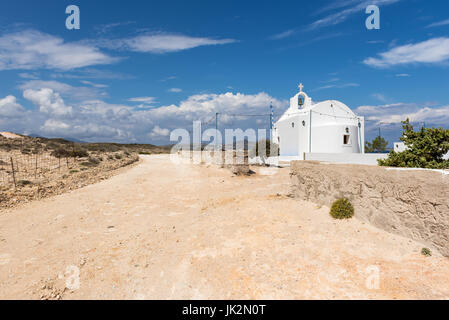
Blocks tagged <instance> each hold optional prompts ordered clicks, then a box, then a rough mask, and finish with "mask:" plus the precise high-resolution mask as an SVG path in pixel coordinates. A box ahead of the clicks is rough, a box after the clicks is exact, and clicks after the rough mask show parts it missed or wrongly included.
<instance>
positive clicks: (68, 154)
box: [51, 148, 89, 158]
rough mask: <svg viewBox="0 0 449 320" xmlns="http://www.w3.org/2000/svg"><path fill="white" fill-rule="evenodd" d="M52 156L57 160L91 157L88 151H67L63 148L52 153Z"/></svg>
mask: <svg viewBox="0 0 449 320" xmlns="http://www.w3.org/2000/svg"><path fill="white" fill-rule="evenodd" d="M51 155H52V156H53V157H56V158H85V157H88V156H89V153H87V151H86V150H81V149H77V150H67V149H63V148H58V149H55V150H53V151H52V152H51Z"/></svg>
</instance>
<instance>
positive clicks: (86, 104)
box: [0, 88, 287, 144]
mask: <svg viewBox="0 0 449 320" xmlns="http://www.w3.org/2000/svg"><path fill="white" fill-rule="evenodd" d="M23 96H24V97H25V98H26V99H27V100H29V101H31V102H32V103H33V104H34V105H35V106H36V108H35V109H34V110H30V111H25V112H22V113H21V114H20V113H17V115H18V117H17V118H14V119H12V120H10V121H5V119H6V118H5V117H0V124H1V125H2V128H4V130H12V131H15V132H19V133H34V134H40V135H43V136H49V137H63V138H76V139H79V140H82V141H89V142H94V141H110V142H112V141H114V142H144V143H162V144H168V143H170V141H169V140H168V136H169V133H170V131H171V130H173V129H176V128H184V129H188V130H190V129H191V127H192V121H193V120H202V121H203V124H204V130H206V129H207V128H208V127H211V126H213V123H214V122H213V121H212V120H213V119H214V118H215V113H216V112H219V113H220V117H219V126H220V127H221V128H222V129H223V128H224V127H230V128H231V127H232V128H254V129H257V128H268V119H269V105H270V102H273V106H274V107H275V110H276V109H277V110H279V109H280V108H281V107H284V106H285V107H286V106H287V101H282V102H281V101H279V100H277V99H275V98H273V97H271V96H269V95H268V94H266V93H263V92H262V93H258V94H254V95H245V94H241V93H236V94H233V93H229V92H228V93H223V94H199V95H193V96H191V97H189V98H188V99H186V100H184V101H182V102H181V103H180V104H178V105H166V106H163V107H158V108H154V107H153V108H150V109H149V108H148V107H149V106H147V108H146V109H139V108H136V107H135V106H132V105H120V104H110V103H107V102H105V101H102V100H99V99H96V100H88V101H83V102H80V103H74V104H71V105H70V106H68V105H67V104H66V103H65V101H64V99H63V98H62V97H61V95H60V94H59V93H58V92H56V91H54V90H53V89H51V88H43V89H38V90H35V89H25V90H24V93H23ZM151 98H152V97H140V98H131V99H132V100H139V101H135V102H143V100H145V101H147V102H148V101H151V100H152V99H151ZM5 99H6V100H5ZM5 99H1V100H0V105H7V106H8V108H10V107H11V106H12V105H14V104H15V103H16V101H15V98H14V97H9V96H8V97H7V98H5ZM14 107H15V108H17V110H18V111H21V110H22V109H21V107H20V106H18V105H14ZM2 110H6V109H3V107H0V114H1V111H2ZM282 111H283V110H282ZM279 112H281V110H279ZM233 114H235V115H242V114H243V115H245V114H259V115H260V116H259V117H245V116H239V117H237V116H233ZM211 119H212V120H211ZM211 121H212V122H211Z"/></svg>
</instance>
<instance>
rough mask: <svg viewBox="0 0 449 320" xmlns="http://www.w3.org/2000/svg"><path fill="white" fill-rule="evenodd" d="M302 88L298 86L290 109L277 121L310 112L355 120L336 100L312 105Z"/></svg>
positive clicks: (347, 108) (346, 108)
mask: <svg viewBox="0 0 449 320" xmlns="http://www.w3.org/2000/svg"><path fill="white" fill-rule="evenodd" d="M303 88H304V86H303V85H302V84H300V85H299V92H298V93H297V94H296V95H294V96H293V97H292V98H291V99H290V107H289V108H288V109H287V110H286V111H285V113H284V114H283V115H282V117H281V118H280V119H279V120H278V121H283V120H286V119H288V118H290V117H292V116H296V115H298V114H308V113H309V112H310V111H312V112H313V113H316V114H320V115H328V116H331V117H336V118H341V119H343V118H347V119H356V118H357V115H356V114H355V113H354V112H353V111H352V110H351V109H350V108H349V107H348V106H347V105H346V104H344V103H343V102H341V101H337V100H326V101H321V102H318V103H313V101H312V98H310V97H309V96H308V95H307V94H306V93H305V92H304V91H303Z"/></svg>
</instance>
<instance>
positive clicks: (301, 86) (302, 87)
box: [298, 83, 304, 92]
mask: <svg viewBox="0 0 449 320" xmlns="http://www.w3.org/2000/svg"><path fill="white" fill-rule="evenodd" d="M298 88H299V92H302V89H304V86H303V85H302V83H300V84H299V86H298Z"/></svg>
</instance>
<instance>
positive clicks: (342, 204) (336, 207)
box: [330, 198, 354, 219]
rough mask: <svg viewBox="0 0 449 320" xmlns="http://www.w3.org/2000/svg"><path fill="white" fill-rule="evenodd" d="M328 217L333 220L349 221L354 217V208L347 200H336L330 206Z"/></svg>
mask: <svg viewBox="0 0 449 320" xmlns="http://www.w3.org/2000/svg"><path fill="white" fill-rule="evenodd" d="M330 215H331V216H332V217H333V218H335V219H349V218H352V216H353V215H354V207H353V206H352V204H351V202H350V201H349V200H348V199H346V198H342V199H338V200H335V201H334V203H333V204H332V207H331V211H330Z"/></svg>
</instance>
